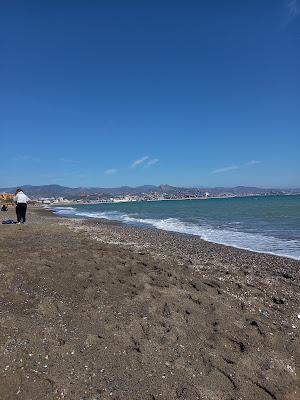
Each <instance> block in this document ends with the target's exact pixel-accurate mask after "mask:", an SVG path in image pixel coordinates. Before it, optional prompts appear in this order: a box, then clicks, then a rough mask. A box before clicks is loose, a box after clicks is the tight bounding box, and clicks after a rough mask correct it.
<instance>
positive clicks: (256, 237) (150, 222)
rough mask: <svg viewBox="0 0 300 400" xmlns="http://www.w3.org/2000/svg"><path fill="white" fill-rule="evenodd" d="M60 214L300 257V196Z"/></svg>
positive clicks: (76, 209) (95, 207)
mask: <svg viewBox="0 0 300 400" xmlns="http://www.w3.org/2000/svg"><path fill="white" fill-rule="evenodd" d="M53 210H54V211H55V212H56V213H59V214H63V215H69V216H72V215H73V216H81V217H87V218H89V217H93V218H106V219H110V220H116V221H121V222H123V223H126V224H132V225H143V226H151V227H156V228H159V229H163V230H166V231H172V232H181V233H187V234H191V235H197V236H200V237H201V238H202V239H204V240H208V241H210V242H215V243H221V244H225V245H229V246H235V247H239V248H243V249H249V250H253V251H258V252H264V253H272V254H277V255H284V256H288V257H292V258H296V259H299V260H300V196H299V195H298V196H266V197H261V196H255V197H235V198H227V199H206V200H181V201H179V200H178V201H177V200H175V201H174V200H173V201H153V202H132V203H114V204H88V205H83V204H80V205H76V206H73V207H53Z"/></svg>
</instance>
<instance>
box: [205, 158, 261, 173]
mask: <svg viewBox="0 0 300 400" xmlns="http://www.w3.org/2000/svg"><path fill="white" fill-rule="evenodd" d="M260 162H261V161H256V160H251V161H248V162H246V163H244V164H237V165H230V166H228V167H223V168H217V169H215V170H213V171H211V173H212V174H220V173H222V172H228V171H234V170H236V169H243V168H247V167H251V166H253V165H256V164H260Z"/></svg>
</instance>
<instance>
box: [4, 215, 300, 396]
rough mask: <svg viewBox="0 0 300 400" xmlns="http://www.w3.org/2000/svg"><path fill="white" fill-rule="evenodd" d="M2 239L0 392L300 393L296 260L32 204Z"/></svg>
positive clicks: (299, 296)
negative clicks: (59, 214) (68, 215)
mask: <svg viewBox="0 0 300 400" xmlns="http://www.w3.org/2000/svg"><path fill="white" fill-rule="evenodd" d="M12 215H13V214H12V210H11V211H10V212H9V213H1V215H0V217H1V218H2V219H3V218H4V217H5V218H8V217H9V216H12ZM13 217H14V215H13ZM0 242H1V243H0V273H1V280H0V399H1V400H6V399H9V400H10V399H11V400H15V399H22V400H40V399H72V400H73V399H74V400H75V399H76V400H77V399H78V400H81V399H82V400H96V399H97V400H98V399H101V400H102V399H104V400H106V399H115V400H117V399H119V400H123V399H124V400H125V399H126V400H148V399H149V400H158V399H166V400H167V399H190V400H194V399H201V400H202V399H203V400H221V399H226V400H227V399H228V400H231V399H234V400H238V399H241V400H242V399H245V400H246V399H247V400H248V399H249V400H250V399H255V400H265V399H266V400H269V399H278V400H279V399H283V400H296V399H299V398H300V380H299V373H300V371H299V360H300V346H299V327H300V319H299V318H298V315H299V314H300V291H299V286H300V262H299V261H295V260H291V259H288V258H283V257H276V256H272V255H266V254H258V253H253V252H249V251H244V250H239V249H235V248H231V247H226V246H221V245H216V244H213V243H208V242H204V241H202V240H201V239H199V238H198V237H193V236H188V235H181V234H175V233H168V232H164V231H159V230H155V229H146V228H135V227H129V226H124V225H120V224H117V223H112V222H108V221H103V220H101V221H100V220H88V221H87V220H80V219H68V218H59V217H56V216H54V215H53V214H51V213H50V212H49V211H46V210H39V209H30V210H29V213H28V224H25V225H0Z"/></svg>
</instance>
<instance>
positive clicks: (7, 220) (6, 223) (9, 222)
mask: <svg viewBox="0 0 300 400" xmlns="http://www.w3.org/2000/svg"><path fill="white" fill-rule="evenodd" d="M15 223H16V222H15V221H14V220H13V219H6V220H4V221H2V224H4V225H10V224H15Z"/></svg>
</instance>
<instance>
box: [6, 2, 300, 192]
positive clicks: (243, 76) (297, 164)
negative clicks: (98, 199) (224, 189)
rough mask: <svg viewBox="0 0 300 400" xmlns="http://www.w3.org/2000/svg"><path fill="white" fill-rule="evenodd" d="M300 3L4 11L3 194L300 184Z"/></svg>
mask: <svg viewBox="0 0 300 400" xmlns="http://www.w3.org/2000/svg"><path fill="white" fill-rule="evenodd" d="M299 71H300V0H252V1H248V2H246V1H240V0H226V1H224V0H181V1H177V0H151V1H150V0H98V1H97V0H72V1H71V0H44V1H40V0H37V1H32V0H26V1H23V0H22V1H18V0H14V1H1V2H0V136H1V145H0V146H1V173H0V187H9V186H20V185H25V184H31V185H42V184H60V185H67V186H73V187H75V186H98V187H116V186H122V185H130V186H137V185H143V184H162V183H168V184H170V185H180V186H206V187H212V186H236V185H247V186H250V185H255V186H260V187H300V156H299V153H300V72H299Z"/></svg>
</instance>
